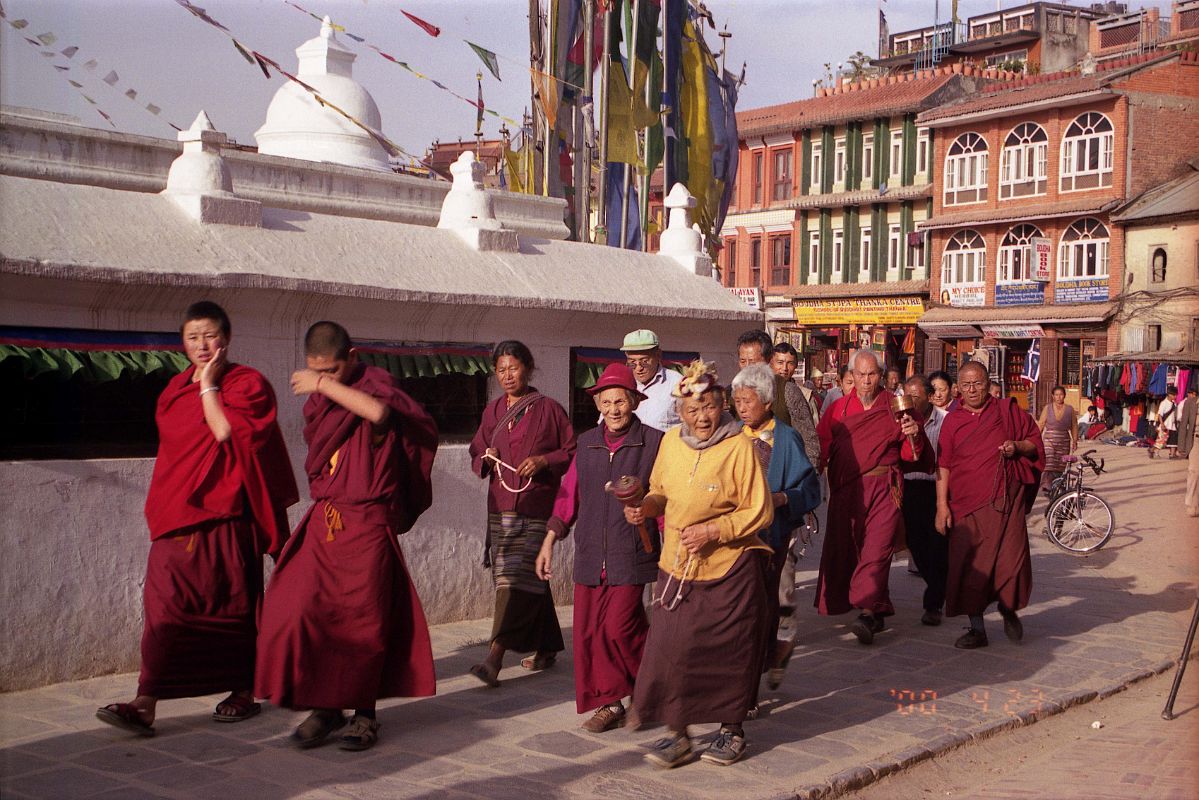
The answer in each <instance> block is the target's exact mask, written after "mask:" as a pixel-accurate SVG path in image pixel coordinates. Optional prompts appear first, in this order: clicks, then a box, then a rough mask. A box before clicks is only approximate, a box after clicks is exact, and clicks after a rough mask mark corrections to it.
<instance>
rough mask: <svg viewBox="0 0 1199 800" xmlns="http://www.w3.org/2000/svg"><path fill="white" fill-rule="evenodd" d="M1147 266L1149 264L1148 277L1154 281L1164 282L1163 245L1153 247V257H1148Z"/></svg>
mask: <svg viewBox="0 0 1199 800" xmlns="http://www.w3.org/2000/svg"><path fill="white" fill-rule="evenodd" d="M1149 266H1150V273H1149V274H1150V279H1151V280H1152V281H1153V282H1154V283H1165V282H1166V248H1164V247H1155V248H1153V257H1152V258H1151V259H1150V262H1149Z"/></svg>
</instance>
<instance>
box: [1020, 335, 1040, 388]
mask: <svg viewBox="0 0 1199 800" xmlns="http://www.w3.org/2000/svg"><path fill="white" fill-rule="evenodd" d="M1020 377H1021V378H1023V379H1024V380H1026V381H1028V382H1029V383H1036V382H1037V379H1039V378H1040V377H1041V340H1040V339H1033V340H1032V345H1030V346H1029V348H1028V355H1027V356H1025V357H1024V372H1023V374H1021V375H1020Z"/></svg>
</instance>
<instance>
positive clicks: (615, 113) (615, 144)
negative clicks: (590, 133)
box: [608, 60, 645, 169]
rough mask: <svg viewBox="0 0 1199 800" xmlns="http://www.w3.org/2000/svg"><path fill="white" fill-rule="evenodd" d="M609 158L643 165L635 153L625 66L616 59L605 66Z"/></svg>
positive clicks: (612, 160)
mask: <svg viewBox="0 0 1199 800" xmlns="http://www.w3.org/2000/svg"><path fill="white" fill-rule="evenodd" d="M608 161H609V162H619V163H623V164H632V165H633V166H635V167H637V168H638V169H645V163H644V162H643V161H642V160H641V159H640V158H638V157H637V129H636V128H635V127H634V123H633V96H632V93H631V92H630V91H629V82H628V78H626V77H625V74H624V67H623V66H621V64H620V63H619V62H617V61H615V60H613V61H612V64H611V66H610V68H609V70H608Z"/></svg>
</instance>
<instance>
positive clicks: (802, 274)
mask: <svg viewBox="0 0 1199 800" xmlns="http://www.w3.org/2000/svg"><path fill="white" fill-rule="evenodd" d="M804 134H805V136H806V134H807V131H804ZM808 216H809V215H808V212H807V211H801V212H799V254H798V258H792V259H791V260H792V261H793V262H794V263H796V264H798V265H799V275H798V276H797V277H798V280H797V281H796V283H797V284H799V285H801V286H802V285H804V284H806V283H807V282H808Z"/></svg>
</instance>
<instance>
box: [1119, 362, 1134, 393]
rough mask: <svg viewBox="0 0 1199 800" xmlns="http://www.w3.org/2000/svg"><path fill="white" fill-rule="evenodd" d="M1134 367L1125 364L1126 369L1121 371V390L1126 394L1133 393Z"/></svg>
mask: <svg viewBox="0 0 1199 800" xmlns="http://www.w3.org/2000/svg"><path fill="white" fill-rule="evenodd" d="M1131 381H1132V365H1131V364H1125V365H1124V369H1122V370H1121V371H1120V388H1121V389H1123V390H1124V394H1131V393H1132V384H1131Z"/></svg>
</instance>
